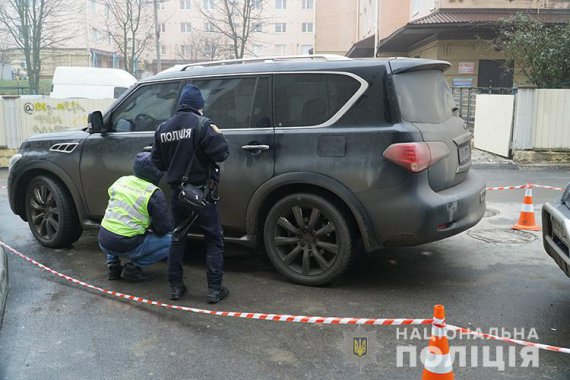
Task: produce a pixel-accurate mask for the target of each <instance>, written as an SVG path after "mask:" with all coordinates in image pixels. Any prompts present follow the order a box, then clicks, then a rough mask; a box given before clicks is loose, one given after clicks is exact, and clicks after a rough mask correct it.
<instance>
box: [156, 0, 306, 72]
mask: <svg viewBox="0 0 570 380" xmlns="http://www.w3.org/2000/svg"><path fill="white" fill-rule="evenodd" d="M215 1H217V0H170V1H166V2H163V3H162V4H161V7H160V8H161V9H160V11H159V14H158V15H159V20H160V24H161V26H160V27H161V34H160V50H161V59H162V60H165V62H166V63H167V64H168V63H176V62H188V61H194V60H196V59H200V58H203V55H202V56H201V55H200V54H196V52H195V51H193V50H195V49H197V48H198V46H197V45H199V42H200V41H199V40H200V39H201V40H202V41H204V40H206V41H208V40H210V39H211V38H216V39H219V38H220V37H219V35H218V34H216V33H212V32H213V31H215V30H216V28H215V25H213V23H212V19H214V18H216V17H218V16H219V14H212V19H209V18H208V13H209V12H216V9H215V8H216V4H214V2H215ZM259 6H262V7H263V8H262V10H263V11H262V13H261V15H260V16H259V17H256V18H255V24H256V25H254V28H255V29H254V30H255V31H254V32H253V33H252V34H251V37H250V40H249V42H248V44H247V46H246V49H245V57H259V56H282V55H298V54H309V53H310V52H312V49H313V45H314V35H315V31H314V22H315V0H264V1H259ZM204 13H205V14H206V17H205V16H204ZM237 22H239V21H237ZM238 27H241V25H238ZM209 34H211V35H209ZM228 43H229V41H224V44H228ZM217 49H218V51H220V52H221V53H220V54H218V55H217V57H213V58H228V57H229V58H231V57H230V55H228V54H227V50H229V49H230V47H229V46H227V45H226V46H217ZM163 66H165V65H163Z"/></svg>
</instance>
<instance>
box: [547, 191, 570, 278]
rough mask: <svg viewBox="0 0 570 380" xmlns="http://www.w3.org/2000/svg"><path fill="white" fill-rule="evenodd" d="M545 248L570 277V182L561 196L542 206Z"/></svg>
mask: <svg viewBox="0 0 570 380" xmlns="http://www.w3.org/2000/svg"><path fill="white" fill-rule="evenodd" d="M542 225H543V226H544V228H543V230H542V235H543V241H544V249H546V252H548V254H549V255H550V256H552V258H553V259H554V261H556V263H557V264H558V266H559V267H560V269H562V271H563V272H564V273H566V275H567V276H568V277H570V251H569V249H570V183H569V184H568V186H566V190H565V191H564V193H563V194H562V196H561V197H560V198H557V199H555V200H554V202H553V203H550V202H546V203H545V204H544V206H543V207H542Z"/></svg>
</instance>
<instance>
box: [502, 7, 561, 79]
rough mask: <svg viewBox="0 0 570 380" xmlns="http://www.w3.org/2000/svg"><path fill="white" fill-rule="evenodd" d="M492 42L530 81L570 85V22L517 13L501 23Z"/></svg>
mask: <svg viewBox="0 0 570 380" xmlns="http://www.w3.org/2000/svg"><path fill="white" fill-rule="evenodd" d="M495 44H496V46H497V47H498V48H499V49H502V50H503V51H504V52H505V55H506V57H507V60H508V62H507V64H511V65H512V64H513V63H514V64H515V65H516V68H517V69H518V70H520V71H521V73H522V74H524V76H525V77H526V78H527V79H528V81H529V82H530V83H532V84H534V85H536V86H538V87H545V88H570V65H569V64H568V62H570V22H567V23H566V24H564V25H549V24H545V23H544V22H542V21H540V20H538V19H536V18H533V17H529V16H527V15H523V14H518V15H516V16H514V17H512V18H510V19H507V20H504V21H502V22H501V25H500V30H499V35H498V37H497V39H496V40H495Z"/></svg>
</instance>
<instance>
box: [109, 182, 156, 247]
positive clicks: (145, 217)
mask: <svg viewBox="0 0 570 380" xmlns="http://www.w3.org/2000/svg"><path fill="white" fill-rule="evenodd" d="M156 189H158V187H157V186H155V185H153V184H152V183H150V182H148V181H145V180H144V179H140V178H138V177H135V176H134V175H130V176H125V177H121V178H119V179H118V180H116V181H115V183H113V184H112V185H111V187H109V205H108V206H107V209H106V210H105V216H104V217H103V221H102V222H101V226H102V227H104V228H105V229H106V230H107V231H110V232H112V233H114V234H117V235H120V236H125V237H133V236H136V235H142V234H144V233H145V232H146V230H147V229H148V227H149V225H150V216H149V214H148V202H149V201H150V197H152V194H153V193H154V192H155V190H156Z"/></svg>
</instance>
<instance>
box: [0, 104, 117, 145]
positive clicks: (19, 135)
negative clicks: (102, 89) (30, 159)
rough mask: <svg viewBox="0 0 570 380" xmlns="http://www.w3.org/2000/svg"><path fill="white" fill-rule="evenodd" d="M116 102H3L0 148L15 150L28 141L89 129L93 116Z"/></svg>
mask: <svg viewBox="0 0 570 380" xmlns="http://www.w3.org/2000/svg"><path fill="white" fill-rule="evenodd" d="M113 101H114V99H50V98H48V97H41V96H40V97H38V96H36V97H21V98H8V99H6V98H3V99H1V100H0V146H6V147H8V148H12V149H16V148H18V147H19V146H20V144H21V143H22V142H23V141H24V140H25V139H27V138H28V137H30V136H32V135H35V134H38V133H46V132H57V131H62V130H68V129H78V128H84V127H86V126H87V115H88V114H89V113H90V112H93V111H96V110H100V111H105V110H106V109H107V108H108V107H109V106H110V105H111V103H112V102H113Z"/></svg>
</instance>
